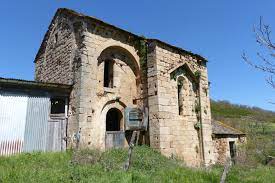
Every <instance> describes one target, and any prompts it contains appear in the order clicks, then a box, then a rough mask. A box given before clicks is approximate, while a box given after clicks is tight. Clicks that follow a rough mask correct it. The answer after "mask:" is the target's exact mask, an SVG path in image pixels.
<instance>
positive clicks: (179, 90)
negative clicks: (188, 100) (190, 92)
mask: <svg viewBox="0 0 275 183" xmlns="http://www.w3.org/2000/svg"><path fill="white" fill-rule="evenodd" d="M182 87H183V86H182V84H178V110H179V115H181V114H182V111H183V107H182V100H183V99H182Z"/></svg>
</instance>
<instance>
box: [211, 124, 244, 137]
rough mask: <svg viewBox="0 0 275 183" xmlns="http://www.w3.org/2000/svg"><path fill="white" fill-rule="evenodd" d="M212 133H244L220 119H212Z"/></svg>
mask: <svg viewBox="0 0 275 183" xmlns="http://www.w3.org/2000/svg"><path fill="white" fill-rule="evenodd" d="M212 133H213V134H215V135H244V134H245V133H244V132H242V131H240V130H238V129H236V128H233V127H231V126H228V125H226V124H224V123H222V122H220V121H214V120H212Z"/></svg>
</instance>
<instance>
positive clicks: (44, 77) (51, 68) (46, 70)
mask: <svg viewBox="0 0 275 183" xmlns="http://www.w3.org/2000/svg"><path fill="white" fill-rule="evenodd" d="M75 50H76V41H75V36H74V32H73V28H72V27H71V26H70V24H69V23H68V20H67V19H66V18H64V17H58V18H56V19H55V21H54V22H53V24H52V25H51V27H50V29H49V31H48V38H47V42H46V43H45V44H44V45H42V47H41V48H40V51H39V53H38V55H37V57H36V59H35V80H36V81H42V82H52V83H60V84H72V83H73V72H72V68H73V66H72V64H73V59H74V55H75Z"/></svg>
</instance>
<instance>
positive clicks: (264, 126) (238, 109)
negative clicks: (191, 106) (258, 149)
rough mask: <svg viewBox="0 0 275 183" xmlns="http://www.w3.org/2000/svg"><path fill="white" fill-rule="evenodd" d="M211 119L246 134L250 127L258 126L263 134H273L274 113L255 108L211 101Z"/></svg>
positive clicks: (274, 130)
mask: <svg viewBox="0 0 275 183" xmlns="http://www.w3.org/2000/svg"><path fill="white" fill-rule="evenodd" d="M211 112H212V119H214V120H220V121H222V122H225V123H227V124H229V125H231V126H233V127H235V128H239V129H240V130H243V131H244V132H246V133H248V132H249V130H251V128H250V127H255V126H258V127H259V129H261V130H262V132H263V133H268V134H270V135H271V134H272V133H273V134H274V132H275V112H272V111H267V110H263V109H260V108H257V107H249V106H245V105H236V104H231V103H229V102H227V101H214V100H211Z"/></svg>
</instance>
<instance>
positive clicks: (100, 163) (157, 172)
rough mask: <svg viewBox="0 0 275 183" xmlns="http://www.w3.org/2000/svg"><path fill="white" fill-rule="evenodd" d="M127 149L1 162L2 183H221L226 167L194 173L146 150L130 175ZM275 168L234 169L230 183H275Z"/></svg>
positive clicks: (136, 151) (137, 157) (139, 154)
mask: <svg viewBox="0 0 275 183" xmlns="http://www.w3.org/2000/svg"><path fill="white" fill-rule="evenodd" d="M126 157H127V151H126V150H125V149H113V150H109V151H106V152H103V153H101V152H98V151H95V150H83V151H81V152H78V153H73V152H72V151H68V152H64V153H32V154H29V153H28V154H21V155H17V156H11V157H6V158H4V157H2V158H0V182H28V183H29V182H190V183H191V182H192V183H197V182H198V183H205V182H211V183H212V182H213V183H214V182H219V178H220V175H221V172H222V167H213V168H212V169H208V170H206V169H193V168H187V167H185V166H183V165H182V164H183V163H182V162H180V161H178V160H174V159H173V160H172V159H168V158H166V157H164V156H162V155H161V154H160V153H158V152H156V151H154V150H152V149H150V148H149V147H146V146H141V147H135V149H134V152H133V162H132V166H131V168H130V170H129V171H128V172H125V171H123V169H122V167H123V164H124V162H125V160H126ZM274 172H275V168H271V167H267V166H261V167H258V168H255V169H246V168H241V167H234V168H232V170H231V172H230V173H229V177H228V180H227V181H228V182H275V174H274Z"/></svg>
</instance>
